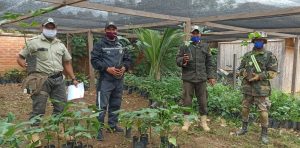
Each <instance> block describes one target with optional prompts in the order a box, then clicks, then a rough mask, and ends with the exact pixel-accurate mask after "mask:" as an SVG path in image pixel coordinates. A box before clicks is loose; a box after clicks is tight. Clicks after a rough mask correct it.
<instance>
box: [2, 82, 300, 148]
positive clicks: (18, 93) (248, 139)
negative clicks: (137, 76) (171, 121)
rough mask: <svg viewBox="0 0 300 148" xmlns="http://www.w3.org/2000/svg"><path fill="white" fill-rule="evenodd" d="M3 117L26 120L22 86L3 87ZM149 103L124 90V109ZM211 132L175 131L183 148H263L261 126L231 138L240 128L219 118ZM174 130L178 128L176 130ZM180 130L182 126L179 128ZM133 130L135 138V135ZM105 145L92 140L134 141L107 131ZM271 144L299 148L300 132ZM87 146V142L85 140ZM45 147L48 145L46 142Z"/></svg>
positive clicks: (278, 136) (90, 97) (91, 96)
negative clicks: (11, 115)
mask: <svg viewBox="0 0 300 148" xmlns="http://www.w3.org/2000/svg"><path fill="white" fill-rule="evenodd" d="M95 94H96V93H95V91H92V90H90V91H86V92H85V98H84V99H81V100H76V101H84V102H86V103H88V104H95V98H96V97H95ZM0 100H1V103H0V108H1V111H0V117H1V118H4V117H6V115H7V113H8V112H12V113H13V114H15V116H16V119H17V120H18V121H26V120H27V119H28V118H29V113H30V111H31V99H30V96H29V95H27V94H23V91H22V90H21V85H20V84H7V85H0ZM148 103H149V101H148V100H146V99H144V98H142V97H140V96H139V95H138V94H135V93H133V94H130V95H129V94H128V93H127V92H126V91H124V94H123V101H122V109H125V110H137V109H140V108H144V107H147V106H148ZM51 112H52V107H51V103H48V105H47V109H46V115H50V114H51ZM209 125H210V127H211V129H212V130H211V131H210V132H208V133H206V132H204V131H203V130H202V129H201V128H199V127H198V126H194V127H192V128H191V130H190V132H187V133H186V132H181V131H180V130H179V131H177V132H174V134H173V135H175V136H177V141H178V143H179V145H180V147H181V148H202V147H264V146H263V145H261V144H260V143H259V136H260V129H259V127H258V126H251V128H250V132H249V134H248V135H245V136H243V137H236V136H232V135H231V134H230V133H232V132H234V131H236V130H237V129H238V126H237V125H235V124H232V125H231V124H229V125H228V126H227V127H220V122H219V121H218V119H214V118H213V117H211V122H210V123H209ZM174 128H175V127H174ZM177 129H180V127H177ZM135 134H136V133H135V131H133V134H132V135H135ZM104 135H105V140H104V141H103V142H99V141H96V140H95V139H92V140H89V141H88V142H89V144H92V145H93V146H94V147H95V148H127V147H131V139H126V138H125V137H124V135H123V134H117V133H106V132H104ZM152 136H153V137H152V139H151V144H149V145H148V147H154V148H156V147H159V136H158V135H152ZM270 137H271V144H270V145H268V147H299V148H300V138H299V133H297V132H294V131H286V130H283V131H282V130H273V129H271V130H270ZM84 142H85V143H86V142H87V141H86V140H84ZM44 144H45V143H44Z"/></svg>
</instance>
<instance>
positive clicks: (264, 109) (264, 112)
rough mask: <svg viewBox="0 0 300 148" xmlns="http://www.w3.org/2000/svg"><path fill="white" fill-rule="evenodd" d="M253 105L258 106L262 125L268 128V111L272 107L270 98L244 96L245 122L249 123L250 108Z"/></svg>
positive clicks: (243, 114) (243, 113) (243, 111)
mask: <svg viewBox="0 0 300 148" xmlns="http://www.w3.org/2000/svg"><path fill="white" fill-rule="evenodd" d="M252 105H256V106H257V108H258V110H259V112H260V123H261V125H262V126H263V127H268V125H269V119H268V110H269V108H270V107H271V102H270V100H269V97H257V96H250V95H244V99H243V101H242V118H243V122H248V120H249V112H250V107H251V106H252Z"/></svg>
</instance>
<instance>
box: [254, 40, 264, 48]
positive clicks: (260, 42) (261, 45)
mask: <svg viewBox="0 0 300 148" xmlns="http://www.w3.org/2000/svg"><path fill="white" fill-rule="evenodd" d="M254 47H255V48H256V49H262V48H263V47H264V42H263V41H255V42H254Z"/></svg>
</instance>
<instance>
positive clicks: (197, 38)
mask: <svg viewBox="0 0 300 148" xmlns="http://www.w3.org/2000/svg"><path fill="white" fill-rule="evenodd" d="M200 40H201V38H200V36H192V37H191V41H193V42H196V43H198V42H199V41H200Z"/></svg>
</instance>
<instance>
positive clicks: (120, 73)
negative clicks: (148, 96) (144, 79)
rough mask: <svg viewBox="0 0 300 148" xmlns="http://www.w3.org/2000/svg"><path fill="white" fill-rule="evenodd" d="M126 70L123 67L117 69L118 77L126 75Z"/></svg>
mask: <svg viewBox="0 0 300 148" xmlns="http://www.w3.org/2000/svg"><path fill="white" fill-rule="evenodd" d="M125 70H126V68H125V67H124V66H122V68H121V69H117V76H118V77H121V76H123V75H124V73H125Z"/></svg>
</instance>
